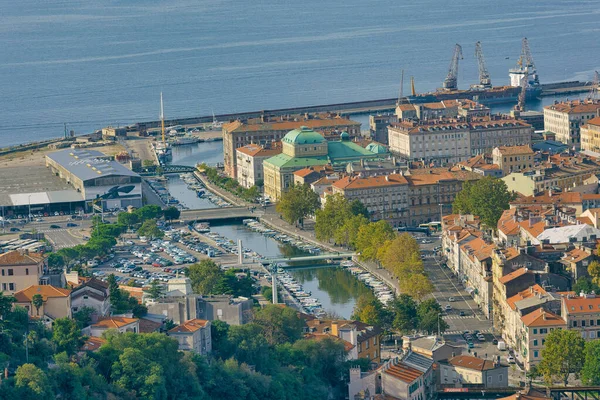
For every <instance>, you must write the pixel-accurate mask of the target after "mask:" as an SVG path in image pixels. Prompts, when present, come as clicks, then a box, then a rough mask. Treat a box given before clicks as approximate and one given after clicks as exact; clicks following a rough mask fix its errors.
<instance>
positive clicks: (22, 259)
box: [0, 250, 47, 294]
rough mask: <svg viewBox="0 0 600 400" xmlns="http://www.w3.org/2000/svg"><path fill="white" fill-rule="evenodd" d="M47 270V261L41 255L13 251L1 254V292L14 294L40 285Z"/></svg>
mask: <svg viewBox="0 0 600 400" xmlns="http://www.w3.org/2000/svg"><path fill="white" fill-rule="evenodd" d="M46 268H47V264H46V259H45V257H44V256H43V255H42V254H40V253H30V252H28V251H22V250H12V251H8V252H6V253H3V254H0V290H1V291H2V292H4V293H5V294H14V293H16V292H18V291H20V290H23V289H25V288H28V287H30V286H33V285H39V284H40V278H41V277H42V275H44V273H45V272H46Z"/></svg>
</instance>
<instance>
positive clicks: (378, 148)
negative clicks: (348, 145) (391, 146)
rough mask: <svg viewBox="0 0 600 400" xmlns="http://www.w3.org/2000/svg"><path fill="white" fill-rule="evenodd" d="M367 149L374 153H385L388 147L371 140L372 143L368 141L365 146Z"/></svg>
mask: <svg viewBox="0 0 600 400" xmlns="http://www.w3.org/2000/svg"><path fill="white" fill-rule="evenodd" d="M365 148H366V149H367V150H369V151H370V152H371V153H375V154H387V153H388V149H387V148H386V147H385V146H384V145H382V144H379V143H377V142H373V143H369V144H368V145H367V147H365Z"/></svg>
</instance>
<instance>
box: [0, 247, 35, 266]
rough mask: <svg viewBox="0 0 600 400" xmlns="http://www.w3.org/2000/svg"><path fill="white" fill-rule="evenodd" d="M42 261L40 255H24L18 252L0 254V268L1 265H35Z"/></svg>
mask: <svg viewBox="0 0 600 400" xmlns="http://www.w3.org/2000/svg"><path fill="white" fill-rule="evenodd" d="M43 260H44V256H43V255H42V254H40V253H24V252H20V251H18V250H13V251H9V252H7V253H4V254H0V266H3V265H37V264H39V263H40V262H41V261H43Z"/></svg>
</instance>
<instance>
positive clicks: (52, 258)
mask: <svg viewBox="0 0 600 400" xmlns="http://www.w3.org/2000/svg"><path fill="white" fill-rule="evenodd" d="M47 260H48V267H50V268H52V269H56V268H60V267H62V266H63V265H65V260H64V259H63V258H62V257H61V256H60V254H57V253H50V254H48V259H47Z"/></svg>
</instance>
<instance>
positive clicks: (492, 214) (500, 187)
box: [452, 176, 514, 229]
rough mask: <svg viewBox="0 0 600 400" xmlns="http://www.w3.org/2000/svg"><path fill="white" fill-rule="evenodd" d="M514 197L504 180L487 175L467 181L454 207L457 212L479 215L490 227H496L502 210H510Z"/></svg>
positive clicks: (457, 196) (455, 200)
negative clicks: (474, 180) (476, 179)
mask: <svg viewBox="0 0 600 400" xmlns="http://www.w3.org/2000/svg"><path fill="white" fill-rule="evenodd" d="M513 199H514V196H513V194H511V193H509V191H508V188H507V186H506V183H504V181H502V180H501V179H498V178H493V177H491V176H486V177H484V178H483V179H480V180H478V181H476V182H465V183H464V185H463V189H462V190H461V191H460V192H459V193H458V194H457V195H456V198H455V199H454V203H453V204H452V208H453V209H454V212H456V213H461V214H473V215H478V216H479V218H480V219H481V222H483V223H484V224H485V225H486V226H487V227H488V228H490V229H496V226H497V225H498V220H499V219H500V217H501V216H502V212H503V211H504V210H508V208H509V207H510V205H509V203H510V201H511V200H513Z"/></svg>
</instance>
